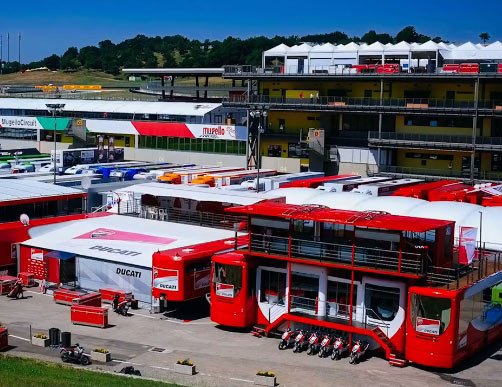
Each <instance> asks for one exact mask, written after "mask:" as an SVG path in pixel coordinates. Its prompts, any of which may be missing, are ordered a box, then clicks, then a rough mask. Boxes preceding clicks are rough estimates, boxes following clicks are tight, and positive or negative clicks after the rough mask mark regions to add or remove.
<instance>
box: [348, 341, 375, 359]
mask: <svg viewBox="0 0 502 387" xmlns="http://www.w3.org/2000/svg"><path fill="white" fill-rule="evenodd" d="M369 346H370V345H369V343H366V342H364V341H362V340H356V342H355V344H354V346H353V347H352V351H350V359H349V363H350V364H357V363H359V362H360V361H361V358H362V357H363V356H364V355H365V354H366V351H367V349H368V347H369Z"/></svg>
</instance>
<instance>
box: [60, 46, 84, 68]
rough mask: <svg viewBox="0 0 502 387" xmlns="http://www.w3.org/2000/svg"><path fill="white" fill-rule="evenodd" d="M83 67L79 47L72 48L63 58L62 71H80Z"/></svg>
mask: <svg viewBox="0 0 502 387" xmlns="http://www.w3.org/2000/svg"><path fill="white" fill-rule="evenodd" d="M80 66H81V63H80V61H79V60H78V49H77V47H70V48H69V49H68V50H66V52H65V53H64V54H63V56H62V57H61V68H62V69H78V68H79V67H80Z"/></svg>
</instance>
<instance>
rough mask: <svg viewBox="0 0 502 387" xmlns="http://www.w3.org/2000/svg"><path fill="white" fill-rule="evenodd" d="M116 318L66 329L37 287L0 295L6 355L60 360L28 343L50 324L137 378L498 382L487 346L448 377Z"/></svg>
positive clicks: (137, 316) (235, 334)
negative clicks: (19, 294) (187, 369)
mask: <svg viewBox="0 0 502 387" xmlns="http://www.w3.org/2000/svg"><path fill="white" fill-rule="evenodd" d="M132 312H134V314H133V315H131V316H128V317H123V316H120V315H117V314H115V313H113V312H112V311H111V310H110V311H109V323H110V324H111V326H110V327H108V328H106V329H99V328H93V327H87V326H80V325H73V324H71V322H70V308H69V307H68V306H64V305H58V304H55V303H54V302H53V300H52V297H51V296H48V295H43V294H40V293H38V289H37V288H31V289H29V290H27V291H25V298H24V299H19V300H14V299H9V298H7V297H5V296H2V297H0V321H1V322H2V323H3V324H4V325H6V326H7V327H8V329H9V334H10V337H9V344H10V345H11V346H12V347H11V349H10V350H8V352H7V353H9V354H12V355H19V356H29V357H36V358H41V359H45V360H50V361H55V362H61V360H60V359H59V351H58V350H57V349H51V348H40V347H35V346H33V345H31V344H30V342H29V338H30V325H31V332H32V334H34V333H36V332H40V331H42V332H45V333H46V334H47V332H48V330H49V328H52V327H56V328H59V329H60V330H61V331H68V332H71V333H72V342H73V343H75V342H79V343H80V344H81V345H82V346H83V347H84V348H85V350H86V352H87V353H89V352H90V351H91V350H92V349H94V348H103V347H105V348H108V349H109V350H110V352H111V354H112V358H113V359H114V361H112V362H110V363H107V364H101V363H95V364H93V365H91V366H90V367H93V368H99V369H102V370H107V371H111V372H113V371H119V370H120V369H121V368H122V367H124V366H125V365H133V366H134V367H135V368H136V369H139V370H140V371H141V373H142V375H143V376H145V377H149V378H156V379H161V380H166V381H173V382H177V383H180V384H184V385H190V386H192V385H193V386H246V385H252V384H253V378H254V375H255V374H256V372H257V371H258V370H264V371H273V372H274V373H275V374H276V376H277V382H278V383H279V385H281V386H331V385H339V384H347V385H353V386H367V385H371V386H372V387H375V386H388V385H390V384H391V383H392V384H394V385H396V386H424V385H435V386H441V385H451V384H457V385H466V386H474V385H475V386H500V385H502V367H500V364H501V363H500V360H502V351H501V350H500V348H498V349H497V348H492V349H491V351H490V352H489V353H486V354H483V356H480V357H478V358H477V359H474V360H473V361H472V362H470V364H468V365H467V366H466V367H465V369H463V370H460V371H457V372H455V373H444V372H442V371H436V372H434V371H431V370H422V369H418V368H415V367H412V366H408V367H406V368H395V367H390V366H389V365H388V363H387V361H385V360H384V359H381V358H376V357H374V358H370V359H368V360H366V361H364V362H362V363H360V364H358V365H350V364H349V362H348V360H347V359H342V360H340V361H332V360H331V359H329V358H328V359H320V358H319V357H317V356H307V355H306V354H305V353H302V354H294V353H293V352H292V351H291V350H285V351H279V350H278V349H277V344H278V340H276V339H272V338H256V337H254V336H252V335H251V334H249V333H247V332H242V331H231V330H227V329H220V328H218V327H217V326H215V325H214V324H213V323H212V322H211V321H210V319H209V318H208V317H204V318H199V319H195V320H192V321H189V320H181V319H177V318H173V317H170V315H169V314H167V315H162V314H150V313H149V311H148V310H136V311H132ZM185 358H190V359H191V360H192V362H193V363H194V364H195V365H196V367H197V372H198V373H197V375H195V376H184V375H180V374H176V373H174V371H173V368H174V363H175V362H176V360H178V359H185Z"/></svg>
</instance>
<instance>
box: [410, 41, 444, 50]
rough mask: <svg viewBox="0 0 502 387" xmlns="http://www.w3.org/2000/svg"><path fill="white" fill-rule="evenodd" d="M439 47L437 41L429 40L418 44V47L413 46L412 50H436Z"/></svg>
mask: <svg viewBox="0 0 502 387" xmlns="http://www.w3.org/2000/svg"><path fill="white" fill-rule="evenodd" d="M437 49H438V45H437V43H436V42H433V41H432V40H429V41H428V42H425V43H423V44H420V45H418V46H417V47H413V49H412V51H436V50H437Z"/></svg>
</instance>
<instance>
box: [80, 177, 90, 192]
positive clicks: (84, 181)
mask: <svg viewBox="0 0 502 387" xmlns="http://www.w3.org/2000/svg"><path fill="white" fill-rule="evenodd" d="M90 187H91V178H90V177H89V176H84V177H83V178H82V188H83V189H86V190H87V189H89V188H90Z"/></svg>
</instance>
